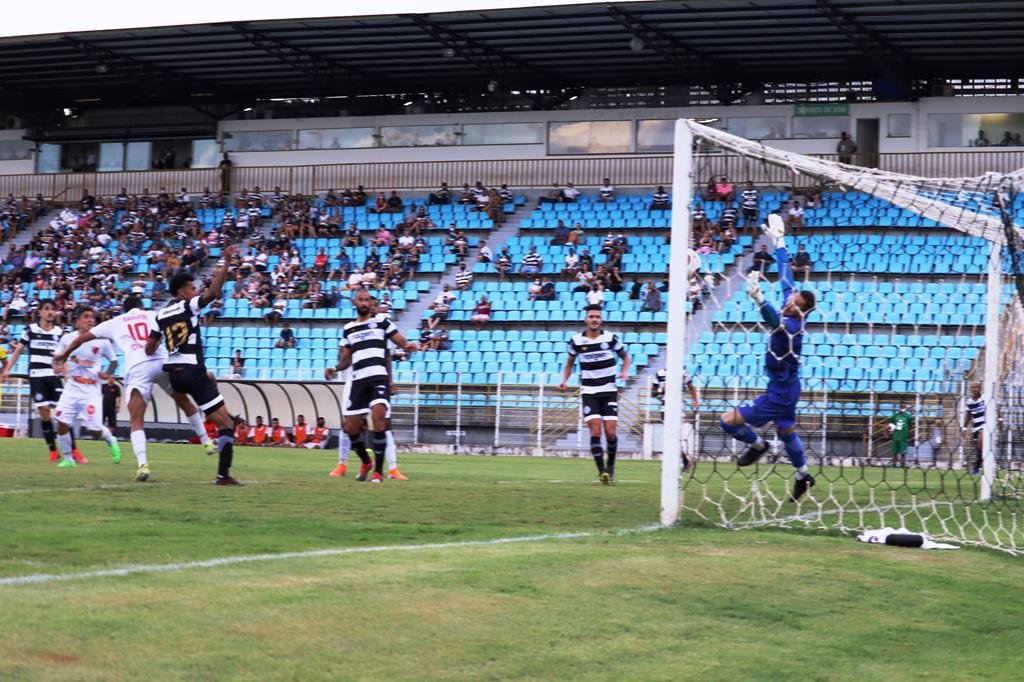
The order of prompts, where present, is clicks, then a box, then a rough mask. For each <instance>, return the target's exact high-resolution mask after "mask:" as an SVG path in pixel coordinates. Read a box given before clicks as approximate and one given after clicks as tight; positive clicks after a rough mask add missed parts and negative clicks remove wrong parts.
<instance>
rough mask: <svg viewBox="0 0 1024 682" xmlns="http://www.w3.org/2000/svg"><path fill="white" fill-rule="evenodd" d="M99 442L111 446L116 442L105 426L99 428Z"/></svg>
mask: <svg viewBox="0 0 1024 682" xmlns="http://www.w3.org/2000/svg"><path fill="white" fill-rule="evenodd" d="M100 440H101V441H103V442H104V443H106V444H107V445H113V444H114V443H116V442H117V440H116V439H115V438H114V434H112V433H111V432H110V429H108V428H107V427H106V426H101V427H100Z"/></svg>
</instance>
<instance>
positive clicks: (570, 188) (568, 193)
mask: <svg viewBox="0 0 1024 682" xmlns="http://www.w3.org/2000/svg"><path fill="white" fill-rule="evenodd" d="M579 198H580V191H579V190H578V189H576V186H575V185H574V184H572V183H571V182H567V183H565V189H563V190H562V201H564V202H565V203H567V204H575V203H576V202H577V201H578V200H579Z"/></svg>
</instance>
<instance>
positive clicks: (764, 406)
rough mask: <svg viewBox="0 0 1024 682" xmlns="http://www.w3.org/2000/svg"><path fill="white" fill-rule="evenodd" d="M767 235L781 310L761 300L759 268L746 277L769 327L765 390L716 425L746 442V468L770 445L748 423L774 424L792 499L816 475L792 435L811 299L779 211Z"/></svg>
mask: <svg viewBox="0 0 1024 682" xmlns="http://www.w3.org/2000/svg"><path fill="white" fill-rule="evenodd" d="M765 233H766V234H767V235H768V236H769V237H771V239H772V240H773V241H774V242H775V260H776V262H777V263H778V266H779V283H780V284H781V285H782V315H781V317H780V316H779V311H777V310H775V308H774V307H772V305H771V304H770V303H768V302H766V301H765V298H764V294H763V293H762V292H761V287H760V285H759V279H760V275H761V273H760V272H759V271H757V270H755V271H752V272H751V273H750V275H749V276H748V284H747V293H748V294H749V295H750V298H751V299H753V301H754V302H755V303H756V304H757V305H758V307H759V308H760V310H761V317H762V318H763V319H764V321H765V324H767V325H768V327H769V328H770V329H771V330H772V331H771V333H770V335H769V337H768V351H767V352H766V353H765V356H764V364H765V371H766V373H767V374H768V388H767V390H766V391H765V392H764V394H762V395H761V396H760V397H758V398H757V399H756V400H754V401H753V402H752V403H751V402H747V403H744V404H742V405H740V406H739V407H738V408H736V409H734V410H730V411H729V412H726V413H725V414H723V415H722V418H721V421H720V424H721V427H722V430H723V431H725V432H726V433H728V434H729V435H730V436H732V437H733V438H735V439H736V440H738V441H740V442H743V443H746V444H747V445H749V447H748V448H747V449H746V451H744V452H743V454H741V455H740V456H739V458H738V459H737V460H736V464H737V465H739V466H741V467H745V466H750V465H751V464H754V463H755V462H757V461H758V460H759V459H761V457H762V456H763V455H764V453H765V452H767V451H768V443H766V442H765V440H764V439H763V438H761V436H759V435H758V434H757V433H756V432H755V431H754V429H752V428H750V427H751V426H753V427H755V428H761V427H762V426H764V425H765V424H767V423H768V422H772V421H773V422H775V429H776V433H777V434H778V436H779V440H781V441H782V442H783V443H784V444H785V447H786V454H787V455H788V456H789V461H790V462H791V463H792V464H793V466H794V467H796V481H795V482H794V484H793V494H792V495H791V496H790V500H791V501H793V502H796V501H797V500H799V499H800V498H801V497H803V495H804V494H805V493H806V492H807V491H808V490H809V489H810V488H811V486H813V485H814V476H812V475H811V473H810V472H809V471H808V470H807V461H806V459H805V458H804V445H803V443H802V442H801V441H800V436H798V435H797V434H796V404H797V401H798V400H799V399H800V351H801V350H802V348H803V341H804V335H805V333H806V332H805V331H804V320H805V318H806V317H807V315H809V314H810V312H811V311H812V310H814V304H815V297H814V293H813V292H811V291H807V290H804V291H795V286H794V284H793V272H792V270H791V269H790V267H789V250H788V249H787V248H786V231H785V228H784V227H783V224H782V217H781V216H780V215H779V214H777V213H773V214H771V215H770V216H768V225H767V227H766V228H765Z"/></svg>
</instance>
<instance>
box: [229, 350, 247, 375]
mask: <svg viewBox="0 0 1024 682" xmlns="http://www.w3.org/2000/svg"><path fill="white" fill-rule="evenodd" d="M243 376H245V358H243V357H242V349H240V348H236V349H235V356H234V357H233V358H231V378H232V379H241V378H242V377H243Z"/></svg>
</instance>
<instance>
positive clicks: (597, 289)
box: [587, 284, 604, 308]
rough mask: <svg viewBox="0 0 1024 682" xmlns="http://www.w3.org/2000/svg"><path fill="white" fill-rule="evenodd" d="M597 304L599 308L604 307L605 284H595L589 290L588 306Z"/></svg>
mask: <svg viewBox="0 0 1024 682" xmlns="http://www.w3.org/2000/svg"><path fill="white" fill-rule="evenodd" d="M592 305H596V306H598V307H599V308H603V307H604V285H603V284H594V285H592V286H591V287H590V291H588V292H587V306H592Z"/></svg>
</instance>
